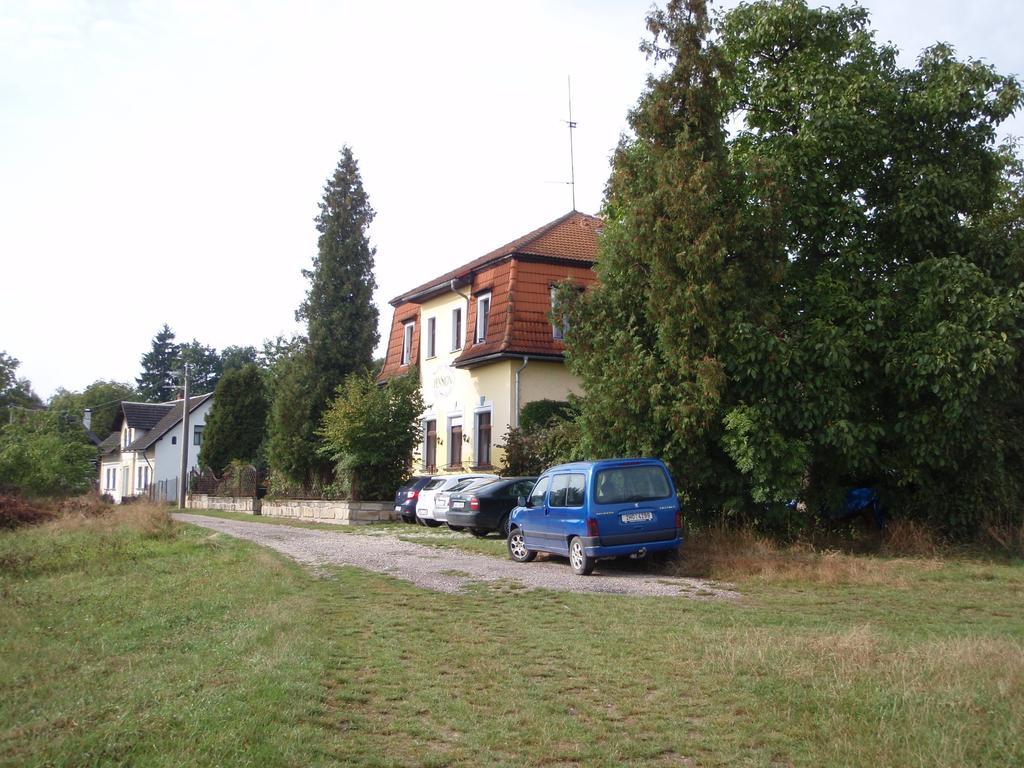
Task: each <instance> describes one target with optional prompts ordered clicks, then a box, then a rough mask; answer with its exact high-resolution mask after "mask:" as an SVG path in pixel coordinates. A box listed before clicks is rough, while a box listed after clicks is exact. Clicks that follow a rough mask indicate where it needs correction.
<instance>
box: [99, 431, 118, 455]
mask: <svg viewBox="0 0 1024 768" xmlns="http://www.w3.org/2000/svg"><path fill="white" fill-rule="evenodd" d="M120 447H121V433H120V432H111V433H110V434H109V435H107V437H106V438H104V440H103V442H101V443H100V444H99V445H98V446H97V448H99V451H100V455H102V456H106V455H107V454H109V453H117V451H118V449H119V448H120Z"/></svg>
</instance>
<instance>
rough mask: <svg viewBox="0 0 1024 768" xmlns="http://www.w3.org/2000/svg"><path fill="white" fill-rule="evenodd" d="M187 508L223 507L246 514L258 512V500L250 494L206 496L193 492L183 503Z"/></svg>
mask: <svg viewBox="0 0 1024 768" xmlns="http://www.w3.org/2000/svg"><path fill="white" fill-rule="evenodd" d="M185 506H186V507H188V508H189V509H223V510H226V511H228V512H244V513H245V514H247V515H258V514H260V500H259V499H254V498H252V497H251V496H208V495H207V494H205V493H193V494H190V495H189V496H188V500H187V502H186V504H185Z"/></svg>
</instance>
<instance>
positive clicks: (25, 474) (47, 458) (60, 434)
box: [0, 413, 96, 496]
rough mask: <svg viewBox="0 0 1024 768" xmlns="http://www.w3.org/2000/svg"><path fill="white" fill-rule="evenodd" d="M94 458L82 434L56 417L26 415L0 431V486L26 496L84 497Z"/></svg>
mask: <svg viewBox="0 0 1024 768" xmlns="http://www.w3.org/2000/svg"><path fill="white" fill-rule="evenodd" d="M95 458H96V449H95V448H94V447H93V446H92V445H90V444H89V442H88V441H87V440H86V438H85V433H84V432H83V430H82V429H81V428H80V427H79V426H78V425H77V424H69V423H68V422H67V421H66V420H65V419H62V418H60V416H59V415H56V414H50V413H33V414H27V415H26V416H25V417H24V418H21V419H19V420H17V421H15V422H14V423H13V424H8V425H7V426H5V427H4V428H3V430H2V431H0V485H3V486H12V487H15V488H17V489H19V490H20V491H21V492H22V493H23V494H25V495H28V496H66V495H69V494H76V493H84V492H85V491H87V490H88V489H89V487H90V486H91V485H92V478H93V460H94V459H95Z"/></svg>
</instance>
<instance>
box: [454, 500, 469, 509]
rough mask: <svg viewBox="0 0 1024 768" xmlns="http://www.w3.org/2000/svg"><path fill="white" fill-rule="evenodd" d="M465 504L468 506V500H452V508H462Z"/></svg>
mask: <svg viewBox="0 0 1024 768" xmlns="http://www.w3.org/2000/svg"><path fill="white" fill-rule="evenodd" d="M465 506H466V502H464V501H453V502H452V509H462V508H463V507H465Z"/></svg>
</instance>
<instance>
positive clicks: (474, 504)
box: [469, 496, 480, 512]
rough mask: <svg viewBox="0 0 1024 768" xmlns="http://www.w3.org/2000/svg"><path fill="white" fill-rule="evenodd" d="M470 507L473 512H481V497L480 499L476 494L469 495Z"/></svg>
mask: <svg viewBox="0 0 1024 768" xmlns="http://www.w3.org/2000/svg"><path fill="white" fill-rule="evenodd" d="M469 508H470V509H471V510H472V511H473V512H479V511H480V499H478V498H477V497H476V496H470V497H469Z"/></svg>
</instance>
